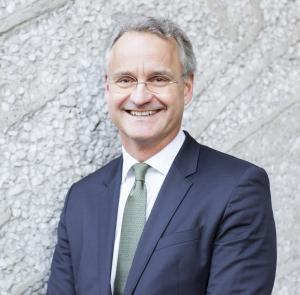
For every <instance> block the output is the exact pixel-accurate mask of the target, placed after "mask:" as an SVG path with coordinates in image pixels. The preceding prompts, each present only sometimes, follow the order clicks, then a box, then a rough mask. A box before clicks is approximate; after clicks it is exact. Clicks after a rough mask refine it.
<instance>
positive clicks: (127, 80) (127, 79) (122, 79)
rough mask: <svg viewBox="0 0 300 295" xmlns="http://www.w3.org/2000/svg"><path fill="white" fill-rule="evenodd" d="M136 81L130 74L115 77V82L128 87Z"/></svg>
mask: <svg viewBox="0 0 300 295" xmlns="http://www.w3.org/2000/svg"><path fill="white" fill-rule="evenodd" d="M135 82H136V80H135V79H134V78H133V77H130V76H124V77H119V78H118V79H116V81H115V83H116V84H117V85H118V86H120V87H128V86H131V85H133V84H134V83H135Z"/></svg>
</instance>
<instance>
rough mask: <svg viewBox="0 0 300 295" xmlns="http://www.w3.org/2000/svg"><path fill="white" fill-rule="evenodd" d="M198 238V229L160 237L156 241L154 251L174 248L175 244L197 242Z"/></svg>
mask: <svg viewBox="0 0 300 295" xmlns="http://www.w3.org/2000/svg"><path fill="white" fill-rule="evenodd" d="M199 238H200V230H199V229H191V230H185V231H179V232H174V233H171V234H167V235H164V236H162V237H161V238H160V239H159V240H158V243H157V245H156V248H155V250H159V249H162V248H166V247H170V246H174V245H177V244H182V243H186V242H191V241H195V240H199Z"/></svg>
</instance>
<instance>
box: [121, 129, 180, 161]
mask: <svg viewBox="0 0 300 295" xmlns="http://www.w3.org/2000/svg"><path fill="white" fill-rule="evenodd" d="M176 135H177V133H175V134H174V135H172V137H167V138H164V139H163V140H161V141H159V142H152V143H151V142H148V141H143V142H142V141H141V142H136V141H124V140H122V138H121V141H122V145H123V147H124V148H125V150H126V151H127V153H128V154H130V155H131V156H132V157H133V158H135V159H136V160H138V161H139V162H144V161H146V160H148V159H149V158H151V157H152V156H153V155H155V154H157V153H158V152H159V151H161V150H162V149H163V148H164V147H165V146H167V145H168V144H169V143H170V142H171V141H172V140H173V139H174V138H175V137H176Z"/></svg>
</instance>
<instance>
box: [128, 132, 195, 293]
mask: <svg viewBox="0 0 300 295" xmlns="http://www.w3.org/2000/svg"><path fill="white" fill-rule="evenodd" d="M198 156H199V145H198V143H196V141H194V139H193V138H191V137H190V135H189V134H187V133H186V139H185V142H184V144H183V146H182V148H181V149H180V151H179V153H178V155H177V157H176V159H175V160H174V163H173V164H172V166H171V168H170V171H169V173H168V175H167V176H166V179H165V181H164V183H163V185H162V187H161V190H160V192H159V194H158V196H157V199H156V202H155V204H154V207H153V209H152V211H151V214H150V216H149V218H148V220H147V222H146V224H145V227H144V231H143V233H142V236H141V239H140V241H139V244H138V247H137V250H136V253H135V256H134V259H133V263H132V267H131V270H130V272H129V275H128V279H127V284H126V286H125V290H124V295H131V294H132V293H133V291H134V289H135V287H136V285H137V283H138V281H139V279H140V277H141V275H142V273H143V271H144V269H145V267H146V265H147V263H148V261H149V259H150V258H151V255H152V253H153V251H154V249H155V247H156V244H157V242H158V240H159V239H160V237H161V236H162V234H163V232H164V230H165V229H166V227H167V225H168V223H169V222H170V220H171V218H172V216H173V215H174V214H175V212H176V210H177V208H178V207H179V206H180V204H181V202H182V200H183V199H184V198H185V196H186V195H187V193H188V191H189V189H190V187H191V186H192V182H190V181H189V180H188V179H187V176H188V175H191V174H193V173H195V172H196V170H197V163H198Z"/></svg>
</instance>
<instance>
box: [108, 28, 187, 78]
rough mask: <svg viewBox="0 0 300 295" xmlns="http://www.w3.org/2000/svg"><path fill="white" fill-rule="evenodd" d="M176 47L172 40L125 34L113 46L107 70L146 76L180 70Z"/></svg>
mask: <svg viewBox="0 0 300 295" xmlns="http://www.w3.org/2000/svg"><path fill="white" fill-rule="evenodd" d="M181 68H182V67H181V64H180V57H179V51H178V46H177V43H176V41H175V39H173V38H168V39H163V38H160V37H158V36H157V35H154V34H151V33H140V32H128V33H125V34H124V35H123V36H122V37H121V38H120V39H119V40H118V41H117V42H116V43H115V45H114V46H113V48H112V50H111V54H110V59H109V67H108V70H109V72H111V74H113V72H115V71H117V72H122V71H126V72H133V73H136V74H141V75H146V74H147V73H149V72H151V71H169V72H171V73H174V72H175V74H177V72H178V71H180V70H181Z"/></svg>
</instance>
